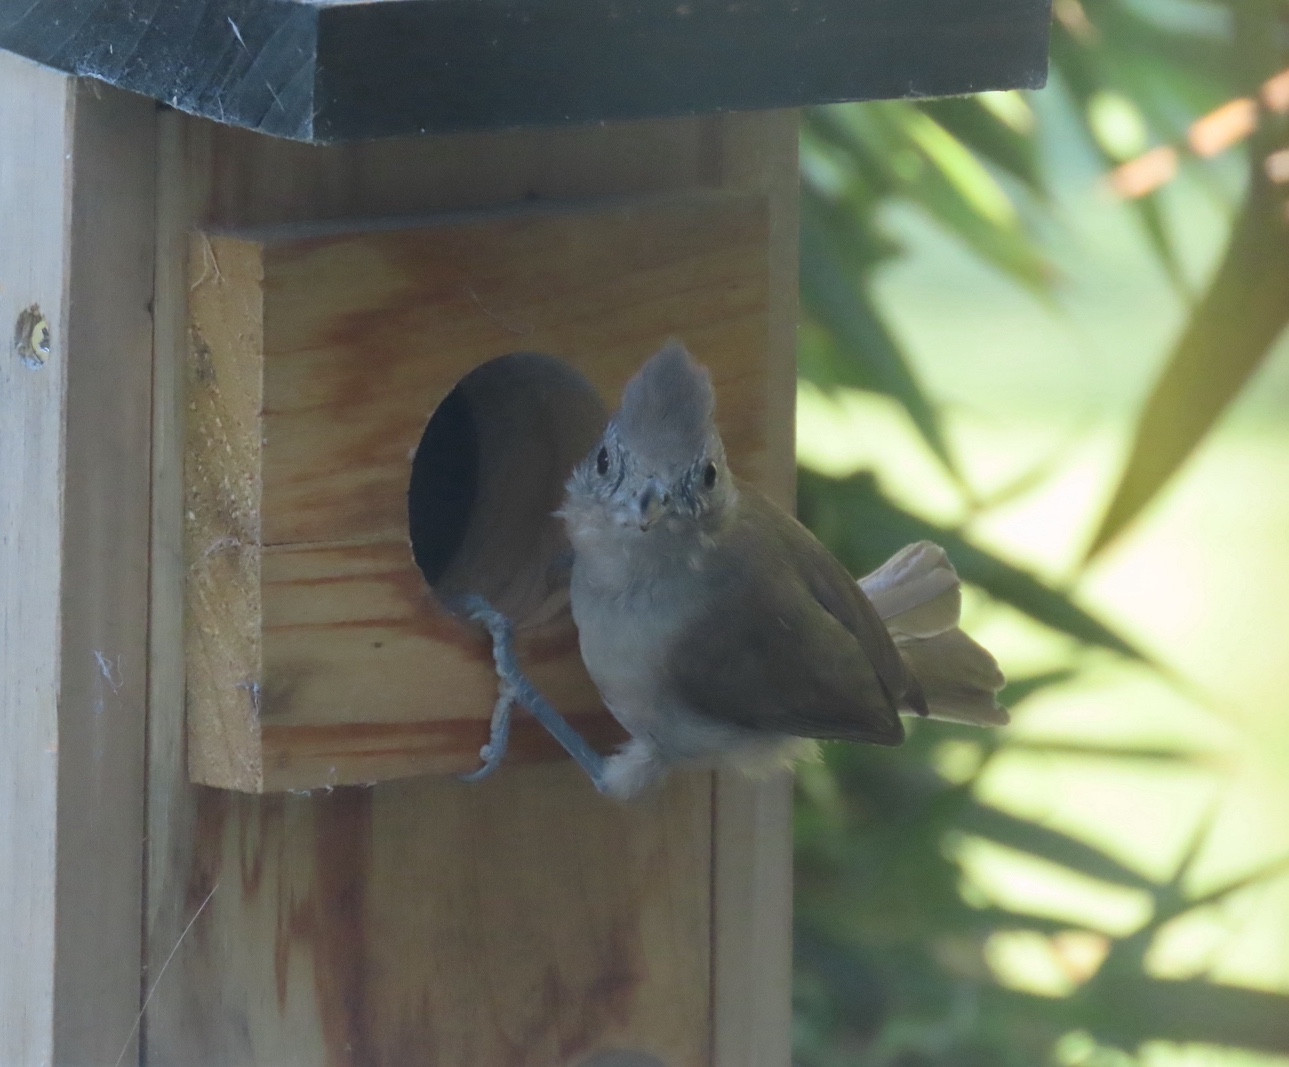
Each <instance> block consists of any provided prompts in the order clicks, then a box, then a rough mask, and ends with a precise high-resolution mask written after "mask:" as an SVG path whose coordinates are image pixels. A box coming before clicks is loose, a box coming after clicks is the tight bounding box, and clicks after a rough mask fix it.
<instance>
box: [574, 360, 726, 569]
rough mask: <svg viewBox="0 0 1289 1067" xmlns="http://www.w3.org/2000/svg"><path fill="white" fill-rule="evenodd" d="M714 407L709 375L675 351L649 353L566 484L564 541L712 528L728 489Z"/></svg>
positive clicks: (720, 516) (722, 509) (720, 515)
mask: <svg viewBox="0 0 1289 1067" xmlns="http://www.w3.org/2000/svg"><path fill="white" fill-rule="evenodd" d="M715 410H716V397H715V394H714V392H713V390H712V380H711V376H710V375H709V374H708V372H707V370H706V368H704V367H702V366H701V365H699V364H698V363H697V362H696V361H695V360H694V358H693V357H692V356H691V355H690V354H689V353H688V352H687V351H686V350H685V348H684V347H683V346H682V345H680V344H678V343H675V342H673V343H671V344H669V345H667V347H665V348H664V349H662V351H660V352H658V353H657V354H656V355H654V356H652V357H651V358H650V359H649V361H648V362H647V363H645V365H644V366H643V367H641V368H640V370H639V372H638V373H637V374H636V376H635V377H634V378H632V379H631V381H630V382H628V383H627V387H626V389H625V390H624V392H623V394H622V406H621V407H620V408H619V409H618V411H617V412H616V413H615V414H614V416H613V417H612V418H611V419H610V420H609V424H608V426H607V427H606V428H605V431H604V434H603V436H602V437H601V438H600V440H599V441H598V442H597V443H596V445H595V446H594V447H593V448H592V449H591V451H590V452H589V453H588V454H587V456H586V458H585V459H583V460H582V462H581V463H579V464H578V465H577V466H576V467H575V468H574V469H573V474H572V476H571V477H570V478H569V480H568V484H567V487H566V488H567V496H566V499H565V503H564V507H563V508H562V509H561V512H560V514H561V515H562V516H563V518H564V520H565V523H566V524H567V526H568V529H569V535H570V537H571V538H572V540H573V542H574V544H577V543H578V541H579V540H582V539H584V538H585V537H588V536H589V537H595V536H597V535H599V536H603V535H606V534H608V535H613V536H621V537H629V538H634V537H644V536H650V535H653V536H655V537H656V535H657V533H658V532H660V531H662V532H665V533H666V534H671V535H678V536H684V535H686V534H698V535H701V534H703V533H704V532H706V531H708V530H710V529H712V528H714V527H715V526H717V525H719V523H720V522H721V521H722V519H723V518H724V516H725V514H726V513H727V512H728V510H729V509H730V507H731V506H732V505H733V503H734V501H735V500H736V499H737V496H738V490H737V489H736V488H735V486H734V480H733V477H732V476H731V474H730V470H729V467H728V465H727V464H726V461H725V448H724V446H723V445H722V444H721V438H720V434H719V433H718V432H717V430H716V422H715V418H714V416H715Z"/></svg>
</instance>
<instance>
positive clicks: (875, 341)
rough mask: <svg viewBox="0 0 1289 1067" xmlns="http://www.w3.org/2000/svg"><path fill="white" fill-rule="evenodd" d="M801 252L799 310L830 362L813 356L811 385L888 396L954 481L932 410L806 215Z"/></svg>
mask: <svg viewBox="0 0 1289 1067" xmlns="http://www.w3.org/2000/svg"><path fill="white" fill-rule="evenodd" d="M801 250H802V251H801V303H802V309H803V310H804V312H805V313H806V315H807V316H808V318H810V319H813V320H814V321H815V322H816V323H818V324H819V325H820V326H822V327H823V328H824V330H826V331H827V333H828V334H829V335H830V336H831V338H832V341H833V349H832V356H833V358H832V359H831V360H829V361H828V363H827V364H826V370H825V368H824V366H823V365H822V364H821V355H822V351H826V350H821V353H820V355H816V356H815V357H814V364H815V367H814V375H813V377H814V380H815V383H816V384H817V385H821V386H824V387H825V388H826V387H829V386H837V385H849V386H853V387H855V388H858V389H866V390H869V391H872V392H876V393H883V394H885V395H887V396H890V397H893V398H894V399H895V400H897V401H898V402H899V403H900V404H901V405H903V407H904V409H905V410H906V411H907V412H908V413H909V417H910V418H911V419H912V420H913V424H914V425H915V426H916V427H917V429H918V431H919V432H920V433H921V434H922V437H923V438H924V439H925V440H926V442H927V445H928V446H929V447H930V448H931V451H932V452H933V453H935V455H936V457H937V458H938V459H939V460H940V462H941V463H943V464H944V466H945V468H946V469H947V470H948V471H950V472H951V473H953V474H954V475H955V476H957V471H958V468H957V464H956V463H955V461H954V459H953V456H952V454H951V453H950V451H949V444H948V441H947V440H946V438H945V436H944V431H943V429H942V427H941V425H940V416H939V413H938V411H937V410H936V408H935V406H934V405H933V404H932V403H931V401H930V399H929V398H928V397H927V395H926V393H925V392H924V391H923V389H922V386H921V383H920V382H919V381H918V379H917V376H916V374H915V373H914V371H913V368H912V365H911V364H910V363H909V361H908V360H907V359H906V358H905V355H904V353H903V351H902V350H901V349H900V346H899V344H898V343H897V342H896V340H895V338H894V337H893V336H892V335H891V332H890V330H889V329H888V328H887V326H886V323H885V322H884V321H883V320H882V317H881V315H880V313H879V312H878V310H877V309H876V308H875V307H874V306H873V303H872V301H871V300H870V298H869V294H868V292H867V290H866V289H865V288H864V287H863V286H862V285H860V284H858V283H857V281H856V279H855V278H854V276H853V275H852V274H851V273H850V272H848V271H846V270H845V269H844V268H843V266H842V262H841V258H840V256H839V255H838V254H837V252H836V251H835V250H834V248H833V240H832V238H831V237H830V235H829V234H828V233H827V232H826V231H824V230H823V229H822V228H821V227H820V226H818V225H817V224H816V223H815V221H814V219H813V218H812V217H811V216H810V215H809V214H803V217H802V223H801ZM825 375H826V377H825Z"/></svg>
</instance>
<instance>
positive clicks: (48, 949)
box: [0, 54, 155, 1063]
mask: <svg viewBox="0 0 1289 1067" xmlns="http://www.w3.org/2000/svg"><path fill="white" fill-rule="evenodd" d="M0 146H2V147H0V233H3V235H4V237H3V239H0V329H2V330H3V331H4V332H3V335H2V336H4V337H5V340H6V343H5V344H4V348H3V350H2V351H0V534H2V535H0V737H3V739H4V742H3V745H2V746H0V945H3V946H4V947H3V949H2V950H0V953H2V954H3V958H4V960H5V963H4V964H3V965H0V1061H3V1062H6V1063H47V1062H57V1063H112V1062H114V1061H116V1060H118V1058H119V1059H120V1061H121V1062H129V1061H132V1060H133V1059H135V1054H136V1046H135V1040H134V1038H135V1031H134V1026H135V1023H136V1021H137V1017H138V1011H139V1003H140V990H139V965H140V956H141V946H140V913H141V909H142V885H141V878H142V869H143V842H144V832H143V818H144V804H143V801H144V787H145V752H144V701H145V695H146V691H147V662H148V647H147V638H148V582H147V573H148V524H149V497H150V479H149V473H148V460H149V451H150V434H151V427H150V412H151V389H150V360H151V347H152V345H151V341H152V332H151V319H150V316H149V301H150V299H151V295H152V265H153V243H152V238H153V220H154V205H153V200H152V180H153V177H154V174H155V160H154V157H153V149H154V109H153V108H152V106H151V105H150V104H148V103H146V102H145V101H142V100H141V99H139V98H136V97H131V96H128V95H126V94H123V93H117V92H114V91H108V92H97V93H96V92H92V91H90V90H89V89H88V87H86V86H82V85H78V84H77V83H75V82H72V81H69V80H67V79H64V78H62V77H60V76H55V75H53V74H50V73H49V72H46V71H40V70H38V69H36V68H34V67H31V66H29V65H28V64H26V63H24V62H22V61H19V60H16V59H14V58H13V57H12V56H8V55H3V54H0ZM36 309H39V310H38V312H37V310H36ZM24 312H26V314H25V315H24V314H23V313H24ZM24 322H25V325H24ZM36 322H39V323H40V326H39V329H38V330H37V331H35V332H34V333H33V331H32V329H31V327H32V325H33V324H34V323H36ZM10 338H12V339H13V341H12V343H9V339H10Z"/></svg>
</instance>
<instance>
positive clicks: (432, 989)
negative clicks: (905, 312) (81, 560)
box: [113, 113, 796, 1067]
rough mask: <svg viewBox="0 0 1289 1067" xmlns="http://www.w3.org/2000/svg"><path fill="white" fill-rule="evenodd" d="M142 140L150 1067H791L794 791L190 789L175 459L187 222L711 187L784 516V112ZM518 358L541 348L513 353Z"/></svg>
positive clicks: (789, 368)
mask: <svg viewBox="0 0 1289 1067" xmlns="http://www.w3.org/2000/svg"><path fill="white" fill-rule="evenodd" d="M160 129H161V139H160V144H159V148H160V153H159V154H160V162H159V171H158V181H157V195H158V211H157V219H158V227H159V230H158V249H157V257H158V258H157V272H156V287H157V288H156V361H155V397H156V402H155V404H154V407H153V413H154V422H153V449H152V454H153V467H152V473H153V486H152V489H153V491H152V500H153V512H154V523H153V535H152V576H151V588H152V599H151V631H150V635H149V644H150V649H151V652H150V664H149V675H148V678H149V715H148V763H147V773H148V797H147V802H148V805H147V817H148V825H147V834H146V868H145V871H146V896H145V904H146V910H145V916H146V919H145V926H144V931H145V938H146V962H145V968H144V975H143V981H142V983H141V988H142V990H143V991H145V992H146V993H147V994H148V1002H147V1006H146V1010H145V1011H144V1013H143V1018H142V1029H141V1036H142V1047H143V1053H142V1059H143V1060H144V1061H145V1062H147V1063H149V1064H153V1065H170V1064H175V1065H179V1064H202V1065H203V1067H206V1065H211V1067H219V1065H228V1067H243V1065H246V1064H273V1065H275V1067H276V1065H283V1067H288V1065H296V1064H298V1065H302V1067H305V1065H307V1067H314V1065H318V1064H345V1065H348V1064H354V1065H357V1064H363V1065H366V1064H389V1065H399V1067H401V1065H413V1064H415V1065H434V1067H477V1065H486V1067H492V1065H502V1067H610V1065H612V1067H628V1065H630V1067H637V1065H639V1067H643V1065H644V1063H645V1062H647V1061H645V1060H642V1059H641V1058H640V1056H639V1055H637V1057H636V1058H635V1059H634V1060H632V1059H627V1058H622V1057H620V1056H619V1057H618V1058H616V1059H615V1058H612V1057H613V1054H615V1053H616V1052H634V1053H638V1054H648V1055H650V1056H652V1057H654V1058H655V1059H657V1060H658V1061H660V1062H661V1063H662V1064H663V1065H664V1067H699V1065H706V1064H715V1065H717V1067H782V1065H783V1064H785V1063H787V1062H788V1061H789V1052H788V1034H789V1029H788V1021H789V973H790V954H789V949H790V941H789V919H790V892H789V874H790V849H789V835H788V829H789V822H788V816H789V813H790V804H789V791H788V788H787V782H786V780H785V779H782V778H780V779H776V780H775V781H772V782H768V783H755V784H754V783H748V782H746V781H744V780H742V779H735V778H734V777H733V776H727V775H724V774H718V775H712V774H710V773H706V772H687V773H682V774H678V775H676V776H674V777H673V779H672V780H671V781H670V782H669V783H668V784H667V786H666V788H665V789H664V790H662V791H661V792H660V793H659V794H657V795H655V796H653V797H650V798H647V799H646V800H645V801H643V802H642V803H641V804H638V805H630V806H624V805H619V804H615V803H612V802H609V801H605V800H603V799H602V798H600V797H598V796H596V794H595V793H594V791H593V790H592V788H591V787H590V785H589V784H588V783H587V781H586V779H585V778H584V777H583V776H582V775H581V773H580V772H579V771H578V770H577V768H576V767H574V766H572V765H571V764H570V763H569V762H568V761H561V762H551V763H545V764H530V765H523V764H520V765H515V766H509V767H507V768H504V769H503V770H502V771H501V772H500V773H499V774H498V775H497V776H496V777H494V778H493V779H491V780H490V781H488V782H486V783H483V784H482V785H480V786H467V785H464V784H462V783H459V782H456V781H454V780H452V779H451V778H450V777H444V776H420V777H416V778H408V779H404V780H401V781H388V782H382V783H380V784H378V785H376V786H374V787H372V788H365V787H361V786H342V787H339V788H336V789H332V790H327V789H322V790H314V791H313V792H312V793H309V794H307V795H301V794H298V793H287V794H274V795H260V796H254V795H246V794H237V793H230V792H226V791H223V790H218V789H211V788H208V787H204V786H200V785H193V784H192V783H191V781H190V779H189V776H188V770H187V766H186V744H185V742H186V735H185V727H184V700H185V671H186V670H190V669H191V667H192V664H190V663H186V662H185V656H184V649H183V629H184V627H183V614H184V600H185V586H186V583H187V570H188V564H187V562H186V560H185V550H184V544H183V542H184V513H185V503H184V498H185V488H184V479H183V466H184V451H185V438H186V432H185V422H186V421H187V419H188V418H189V417H190V416H191V415H192V414H193V413H192V412H191V411H190V410H189V407H188V403H189V401H188V397H187V384H186V380H185V379H186V374H187V360H188V355H189V353H190V350H191V339H190V336H189V316H188V304H189V297H190V293H189V287H190V286H192V285H193V283H194V282H197V281H198V279H199V278H201V276H202V274H201V270H200V269H197V270H196V271H194V272H192V273H190V272H189V271H188V270H187V269H186V266H187V262H188V258H189V252H190V248H191V234H192V232H193V231H194V229H197V230H205V231H207V232H210V233H229V232H238V233H243V232H245V231H246V230H247V228H248V227H253V226H260V225H278V224H297V223H298V224H307V225H311V226H312V225H313V224H315V223H317V222H318V221H319V220H335V219H349V220H353V219H354V218H359V217H367V218H376V217H388V216H391V215H420V216H422V217H423V216H424V215H425V214H426V213H428V212H437V211H445V210H457V209H461V208H470V209H472V210H473V209H480V208H487V207H489V206H490V205H496V204H506V203H517V202H523V201H526V200H528V199H531V198H534V197H536V198H539V199H548V200H559V201H569V200H578V199H581V200H585V199H587V198H593V197H597V196H603V195H606V194H615V195H618V194H623V195H631V196H651V195H654V194H657V193H667V192H669V191H678V190H679V191H685V190H688V191H693V190H697V189H701V188H708V189H724V190H729V191H733V192H735V193H746V194H750V195H752V196H754V197H756V196H764V197H765V202H766V203H767V204H768V218H769V238H768V258H769V262H770V267H769V276H770V278H771V279H772V282H771V284H770V287H769V289H770V291H769V294H768V298H767V302H768V307H769V311H768V314H767V320H768V324H769V332H770V341H769V344H768V352H769V355H768V357H767V362H766V364H765V367H766V371H767V377H766V378H765V379H764V382H763V386H762V389H763V391H762V393H761V394H760V396H761V402H762V403H763V404H764V407H765V419H764V430H765V433H766V434H767V435H768V436H767V437H766V444H765V447H764V450H763V452H762V453H761V455H760V458H759V459H758V461H757V463H758V467H757V471H756V473H757V475H758V476H760V477H762V478H763V480H764V484H766V485H767V486H768V487H770V489H771V491H772V492H773V494H774V496H775V497H776V498H777V499H778V500H779V501H781V502H783V503H785V504H788V503H790V501H791V486H792V407H793V398H794V393H793V383H794V373H793V370H794V368H793V361H792V344H793V336H794V315H795V261H794V251H795V246H796V239H795V182H796V172H795V156H794V148H795V143H796V124H795V118H794V116H792V115H790V114H782V115H760V116H737V117H729V118H724V119H719V120H708V119H704V120H691V121H684V122H671V123H662V124H650V125H633V126H623V127H607V128H597V129H586V130H566V131H547V132H543V133H540V134H513V135H504V136H489V137H477V138H450V139H435V138H428V139H422V140H417V141H400V142H373V143H370V144H364V145H361V146H357V147H355V148H352V149H327V150H319V149H306V148H302V147H299V146H293V145H288V144H282V143H280V142H274V141H271V140H268V139H265V138H256V137H252V136H248V135H245V134H239V133H236V132H231V131H228V130H224V129H220V128H217V127H214V126H212V125H210V124H207V123H204V122H200V121H195V120H192V119H188V118H185V117H183V116H179V115H175V114H173V113H165V114H162V115H161V117H160ZM346 225H348V226H349V227H350V228H352V227H353V223H352V222H350V223H347V224H346ZM228 263H229V261H228V260H227V259H224V258H221V260H220V267H221V270H224V271H225V273H227V272H228ZM192 295H198V294H197V293H196V292H194V294H192ZM207 340H208V341H209V338H207ZM521 347H524V348H526V347H537V346H536V345H531V346H530V345H529V344H528V343H527V342H526V341H525V342H523V343H520V344H514V343H510V342H507V344H506V349H507V350H509V349H511V348H521ZM641 347H642V351H644V352H647V350H648V346H647V345H645V344H644V343H643V341H642V345H641ZM634 362H635V360H634V359H632V360H630V361H625V362H624V371H623V373H625V370H626V363H630V364H631V365H634ZM722 388H725V386H723V387H722ZM429 406H430V402H428V401H427V402H426V404H425V413H428V409H429ZM753 410H755V407H753ZM726 414H727V415H728V414H729V412H727V413H726ZM300 551H301V552H303V551H304V549H300ZM521 718H522V717H521ZM309 729H310V730H315V731H318V733H315V734H313V735H310V736H305V737H302V736H301V735H302V734H303V733H304V728H303V727H300V728H298V730H299V731H300V733H297V734H296V735H295V737H294V738H293V741H292V743H293V745H294V750H295V751H296V752H297V753H298V752H301V751H303V750H304V748H305V746H306V743H308V744H315V743H316V744H318V745H319V746H325V745H327V744H329V741H328V739H327V737H326V735H325V731H326V730H327V727H325V726H318V727H310V728H309ZM382 729H388V730H404V729H407V730H410V731H413V732H414V731H415V729H418V727H417V726H416V724H414V723H412V724H399V723H394V724H392V725H387V726H386V727H384V728H382ZM368 741H369V743H370V744H372V745H377V746H378V745H380V744H381V743H382V742H381V738H380V736H379V731H377V732H375V733H373V734H372V736H371V737H370V738H369V739H368ZM410 742H411V738H410V737H406V738H403V739H402V740H400V741H399V744H408V743H410ZM136 843H137V837H136ZM113 1055H115V1052H113ZM129 1059H130V1058H129V1057H127V1062H129Z"/></svg>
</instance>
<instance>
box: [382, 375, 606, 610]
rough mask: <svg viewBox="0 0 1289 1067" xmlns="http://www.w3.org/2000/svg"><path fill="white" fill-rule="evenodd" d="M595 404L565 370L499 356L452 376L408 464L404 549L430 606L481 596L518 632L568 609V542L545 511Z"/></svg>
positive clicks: (595, 432)
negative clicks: (431, 595) (427, 590)
mask: <svg viewBox="0 0 1289 1067" xmlns="http://www.w3.org/2000/svg"><path fill="white" fill-rule="evenodd" d="M605 417H606V415H605V408H604V404H603V402H602V401H601V399H600V397H599V394H598V393H597V392H596V390H595V388H594V386H592V385H591V383H590V382H589V381H588V380H587V379H586V378H585V377H584V376H583V375H582V374H580V373H579V372H578V371H576V370H574V369H573V368H572V367H570V366H569V365H568V364H566V363H564V362H562V361H561V360H558V359H555V358H553V357H551V356H546V355H541V354H539V353H536V352H520V353H512V354H510V355H505V356H501V357H500V358H498V359H494V360H491V361H489V362H488V363H485V364H483V365H482V366H480V367H478V368H476V369H475V370H473V371H471V372H470V373H469V374H467V375H466V376H465V377H464V378H462V379H461V380H460V381H459V382H458V383H457V385H456V386H455V387H454V388H453V389H452V391H451V392H450V393H449V394H448V395H447V396H446V397H445V398H444V399H443V401H442V403H440V404H439V406H438V408H437V410H435V412H434V414H433V415H432V416H431V417H430V421H429V424H428V425H427V426H426V428H425V433H424V435H423V436H422V438H421V442H420V445H419V447H418V448H417V450H416V454H415V456H414V458H413V460H412V474H411V482H410V484H409V487H408V494H407V505H408V525H409V531H410V534H411V542H412V553H413V555H414V557H415V559H416V563H417V566H418V567H420V569H421V572H422V573H423V574H424V575H425V579H426V581H427V582H429V584H430V586H431V588H432V589H433V590H434V592H435V594H436V595H437V596H438V597H439V599H440V601H441V602H442V603H443V604H444V605H445V606H447V607H449V608H451V606H452V603H453V601H454V600H455V599H456V598H458V597H461V596H463V595H465V594H468V593H474V594H478V595H480V596H483V597H485V598H486V599H487V600H488V601H490V602H491V603H492V604H493V605H494V606H495V607H497V608H498V609H499V610H501V611H503V612H505V614H506V615H508V616H510V618H511V619H513V620H514V621H515V623H516V624H517V625H519V626H521V627H522V626H535V625H539V624H541V623H544V622H548V621H550V620H552V619H554V618H556V617H558V616H559V615H560V614H561V613H562V612H563V611H564V610H565V609H566V607H567V604H568V544H567V541H566V540H565V537H564V531H563V527H562V525H561V523H560V520H559V519H558V518H557V517H556V516H555V515H554V512H555V510H556V509H557V508H558V507H559V504H560V501H561V499H562V497H563V493H564V482H565V481H566V480H567V478H568V475H569V473H570V471H571V470H572V468H573V465H574V464H575V463H577V462H578V461H579V460H580V459H581V458H582V457H583V456H585V455H586V453H587V451H588V450H589V449H590V448H591V446H592V445H593V444H594V443H595V441H596V439H597V438H598V437H599V435H600V433H601V431H602V429H603V427H604V422H605Z"/></svg>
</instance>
